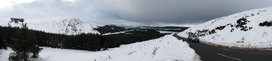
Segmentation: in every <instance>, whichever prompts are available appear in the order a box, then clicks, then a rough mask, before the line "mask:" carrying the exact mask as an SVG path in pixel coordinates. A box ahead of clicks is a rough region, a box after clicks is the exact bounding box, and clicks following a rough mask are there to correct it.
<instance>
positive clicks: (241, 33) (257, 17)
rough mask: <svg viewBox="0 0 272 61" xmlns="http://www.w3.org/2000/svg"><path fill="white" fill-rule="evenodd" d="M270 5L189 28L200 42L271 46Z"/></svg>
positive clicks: (254, 46) (258, 46)
mask: <svg viewBox="0 0 272 61" xmlns="http://www.w3.org/2000/svg"><path fill="white" fill-rule="evenodd" d="M271 24H272V7H270V8H262V9H254V10H249V11H245V12H241V13H236V14H233V15H230V16H225V17H221V18H217V19H214V20H211V21H208V22H206V23H203V24H200V25H197V26H195V27H192V28H189V29H187V30H185V31H183V32H181V33H179V35H180V36H183V37H187V36H188V33H189V32H192V33H196V34H197V35H198V36H199V38H200V39H201V41H202V42H208V43H214V44H218V45H225V46H232V47H233V46H235V47H242V48H272V26H271Z"/></svg>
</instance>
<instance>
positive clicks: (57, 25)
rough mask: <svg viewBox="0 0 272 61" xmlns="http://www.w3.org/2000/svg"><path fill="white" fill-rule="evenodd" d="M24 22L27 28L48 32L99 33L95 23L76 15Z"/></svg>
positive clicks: (69, 33) (16, 25) (70, 33)
mask: <svg viewBox="0 0 272 61" xmlns="http://www.w3.org/2000/svg"><path fill="white" fill-rule="evenodd" d="M6 23H8V22H6ZM24 23H27V27H28V28H29V29H33V30H39V31H45V32H49V33H57V34H66V35H76V34H81V33H93V34H100V33H99V32H98V31H97V30H95V29H94V28H96V27H97V26H96V25H92V24H90V23H89V22H87V21H84V20H81V19H80V18H76V17H54V18H40V19H25V22H24ZM1 24H2V23H1ZM2 25H5V24H2ZM18 25H21V24H20V23H12V24H11V26H13V27H18ZM6 26H7V25H6ZM19 27H20V26H19Z"/></svg>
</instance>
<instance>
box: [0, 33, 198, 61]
mask: <svg viewBox="0 0 272 61" xmlns="http://www.w3.org/2000/svg"><path fill="white" fill-rule="evenodd" d="M1 51H2V53H3V54H1V55H0V60H1V61H7V59H8V54H9V53H10V52H11V50H0V53H1ZM39 60H41V61H199V57H198V55H197V54H196V53H195V52H194V50H193V49H191V48H190V47H189V46H188V44H187V43H186V42H183V41H182V40H178V39H176V38H175V37H173V36H172V35H167V36H164V37H161V38H158V39H154V40H149V41H145V42H139V43H134V44H128V45H122V46H121V47H118V48H112V49H109V50H107V51H98V52H90V51H83V50H70V49H56V48H46V47H44V49H43V50H42V51H41V53H40V59H39Z"/></svg>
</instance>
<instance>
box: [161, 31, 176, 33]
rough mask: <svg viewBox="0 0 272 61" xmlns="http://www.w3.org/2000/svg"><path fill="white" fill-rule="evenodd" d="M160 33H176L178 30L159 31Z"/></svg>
mask: <svg viewBox="0 0 272 61" xmlns="http://www.w3.org/2000/svg"><path fill="white" fill-rule="evenodd" d="M159 32H160V33H171V34H173V33H178V32H174V31H159Z"/></svg>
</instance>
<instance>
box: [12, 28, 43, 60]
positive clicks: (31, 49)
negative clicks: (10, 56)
mask: <svg viewBox="0 0 272 61" xmlns="http://www.w3.org/2000/svg"><path fill="white" fill-rule="evenodd" d="M12 40H13V42H12V44H10V48H11V49H12V50H13V51H15V53H16V55H17V56H16V57H18V58H19V59H23V60H24V61H28V58H29V54H30V53H33V56H32V57H33V58H37V57H38V55H37V54H38V53H39V51H40V50H41V49H40V48H39V46H38V42H37V40H36V36H35V34H34V32H31V31H29V30H28V29H26V28H22V29H19V30H17V31H16V33H15V35H14V36H13V37H12Z"/></svg>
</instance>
